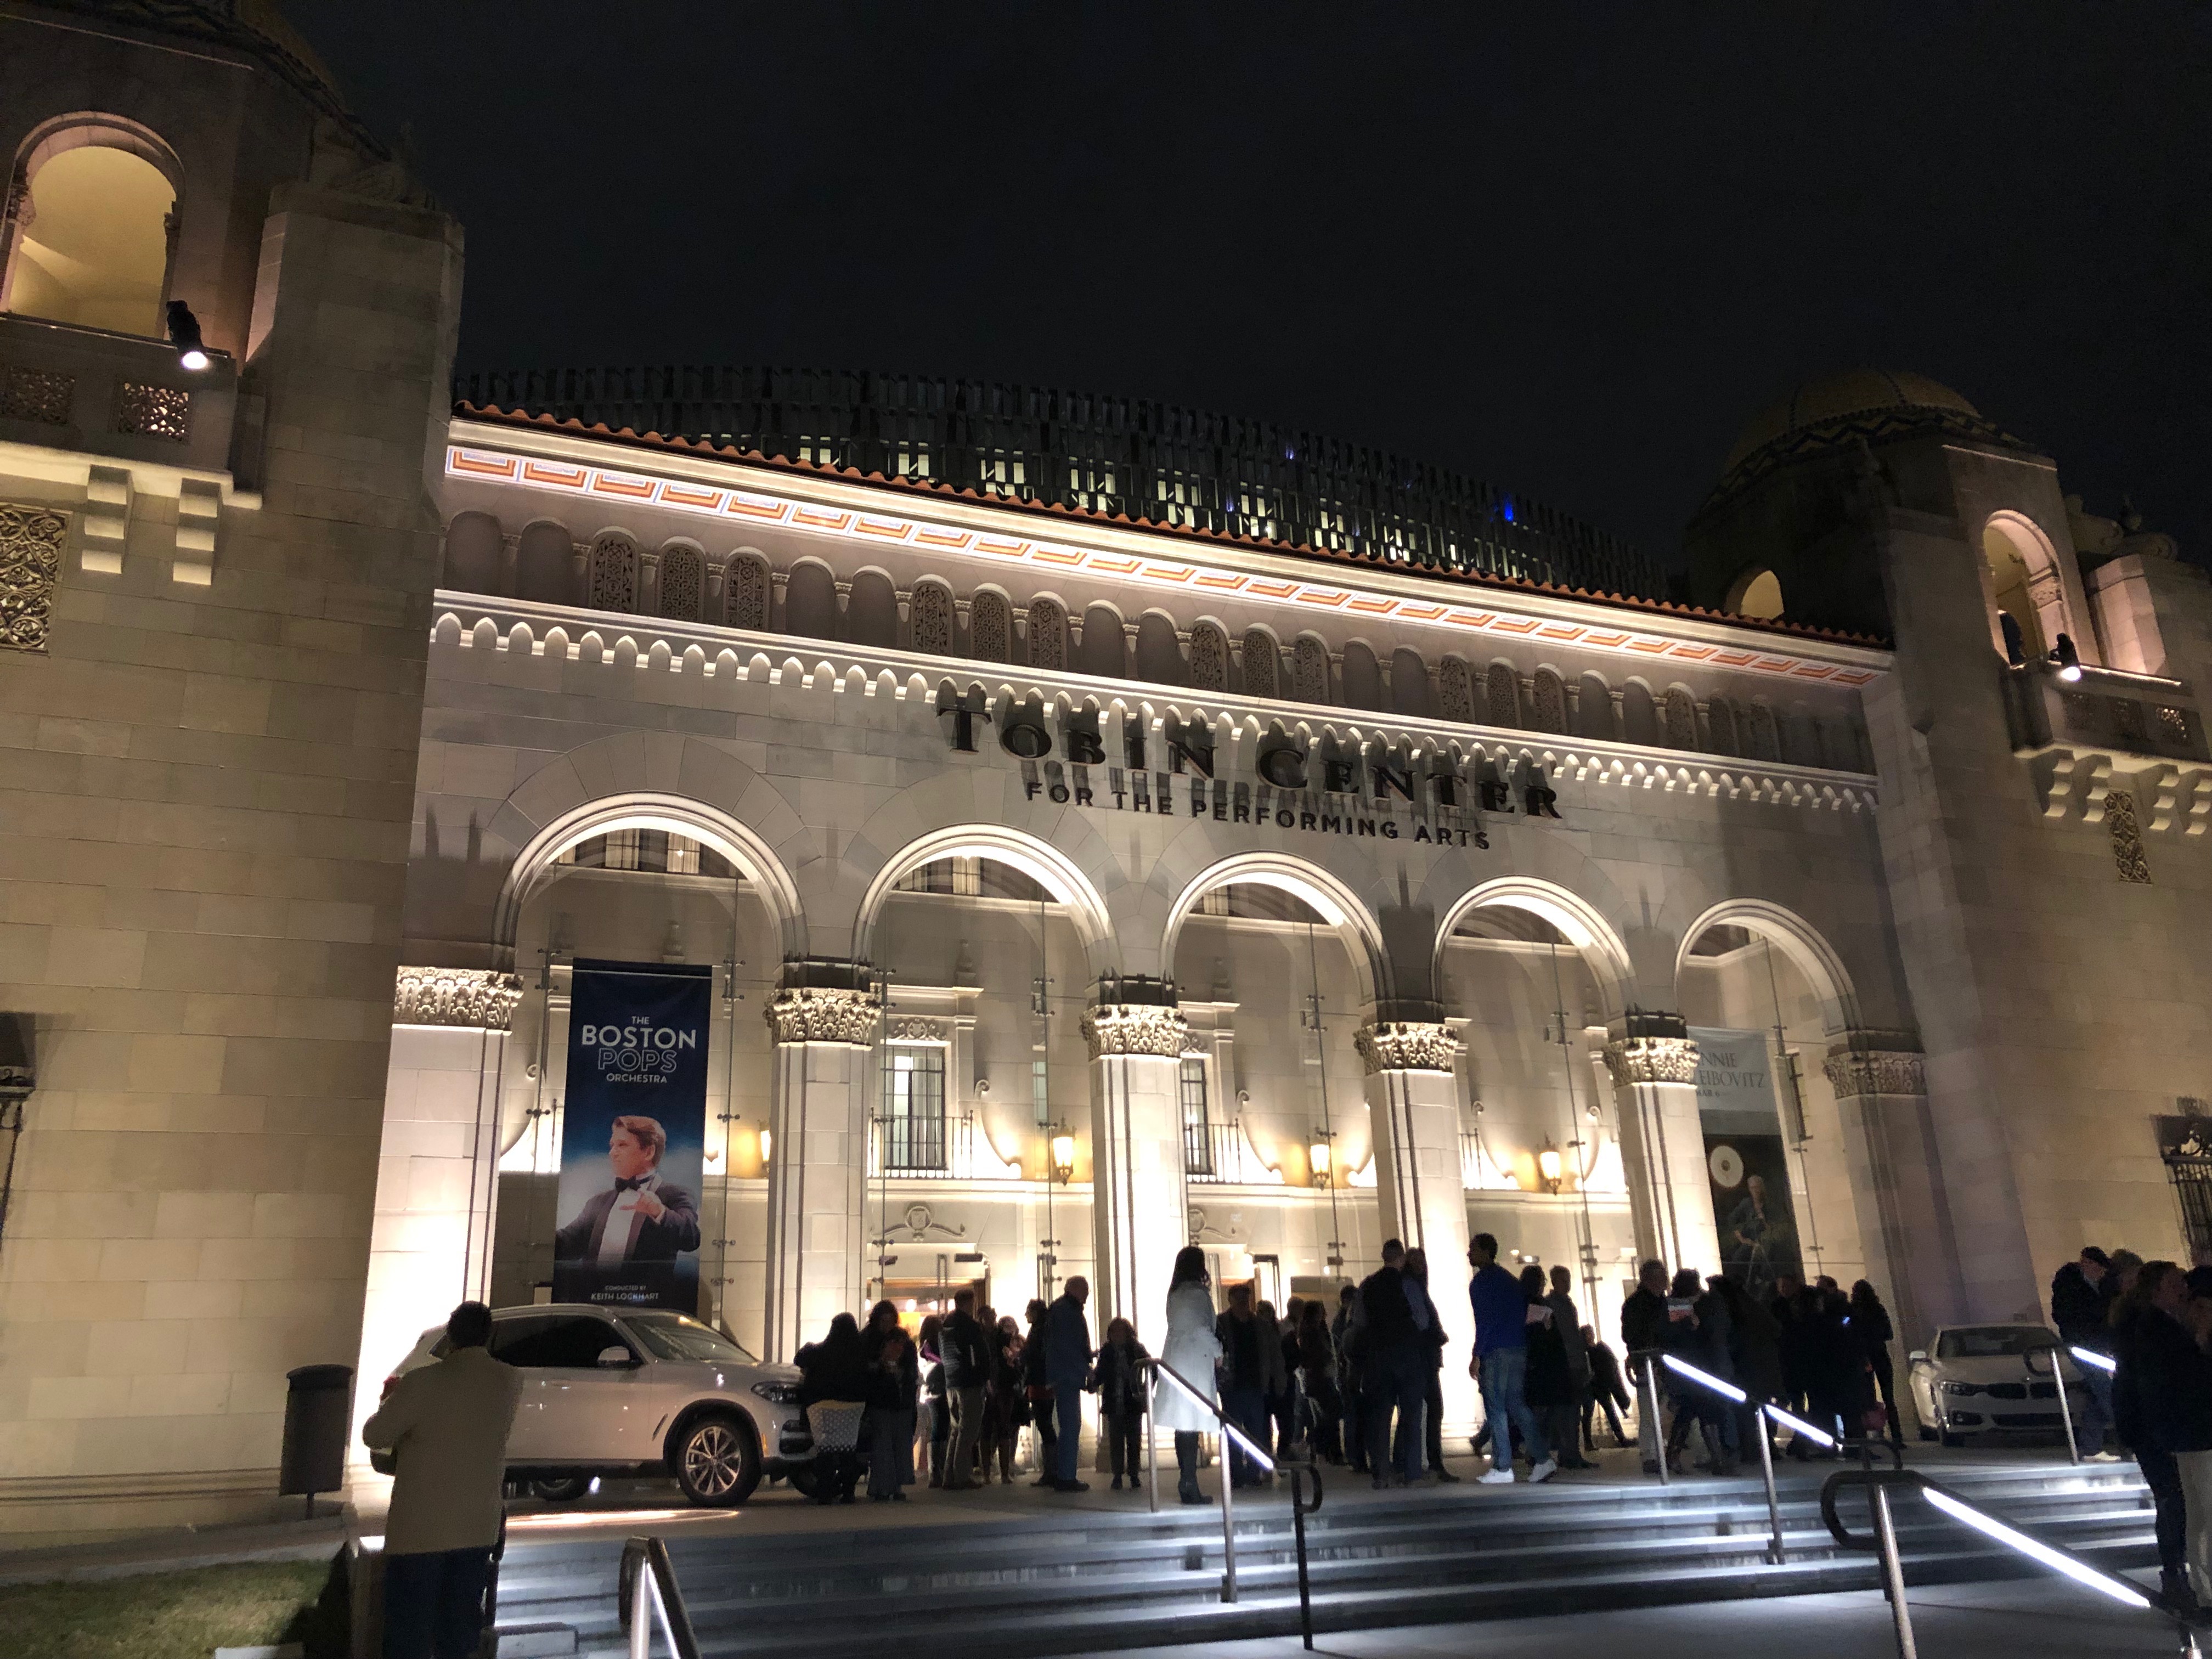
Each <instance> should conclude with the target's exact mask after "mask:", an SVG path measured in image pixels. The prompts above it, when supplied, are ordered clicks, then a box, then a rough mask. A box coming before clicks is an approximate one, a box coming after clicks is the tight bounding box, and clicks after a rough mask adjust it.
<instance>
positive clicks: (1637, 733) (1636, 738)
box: [1620, 679, 1659, 749]
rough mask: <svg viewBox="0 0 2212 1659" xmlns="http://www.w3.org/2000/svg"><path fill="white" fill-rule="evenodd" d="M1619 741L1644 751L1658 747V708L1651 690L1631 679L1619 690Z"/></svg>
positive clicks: (1641, 682)
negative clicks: (1635, 745)
mask: <svg viewBox="0 0 2212 1659" xmlns="http://www.w3.org/2000/svg"><path fill="white" fill-rule="evenodd" d="M1620 740H1621V741H1622V742H1623V743H1632V744H1638V746H1639V747H1642V748H1645V749H1656V748H1657V747H1658V746H1659V708H1658V704H1657V703H1656V702H1654V701H1653V699H1652V696H1651V688H1650V686H1648V685H1646V684H1644V682H1643V681H1642V680H1636V679H1632V680H1631V681H1629V682H1628V684H1626V685H1624V686H1622V687H1621V688H1620Z"/></svg>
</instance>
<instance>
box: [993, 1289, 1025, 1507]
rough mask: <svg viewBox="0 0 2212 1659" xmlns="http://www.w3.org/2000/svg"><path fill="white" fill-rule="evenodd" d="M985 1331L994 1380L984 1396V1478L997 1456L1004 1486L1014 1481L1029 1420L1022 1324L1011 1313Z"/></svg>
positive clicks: (1000, 1478)
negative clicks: (1017, 1451)
mask: <svg viewBox="0 0 2212 1659" xmlns="http://www.w3.org/2000/svg"><path fill="white" fill-rule="evenodd" d="M984 1334H985V1335H986V1336H987V1337H988V1338H989V1339H990V1343H991V1384H990V1388H989V1389H988V1390H987V1393H986V1394H985V1396H984V1400H983V1479H984V1480H986V1481H988V1480H990V1478H991V1469H992V1467H993V1463H994V1460H995V1461H996V1465H997V1468H998V1471H999V1480H1000V1484H1001V1485H1002V1486H1012V1485H1013V1484H1014V1451H1015V1449H1016V1448H1017V1446H1018V1444H1019V1443H1020V1441H1021V1437H1022V1425H1024V1423H1026V1422H1028V1421H1029V1420H1030V1414H1029V1402H1028V1400H1027V1397H1026V1394H1027V1391H1026V1389H1024V1386H1023V1383H1022V1366H1021V1358H1020V1355H1021V1350H1022V1328H1021V1327H1020V1326H1018V1325H1017V1324H1015V1323H1014V1320H1013V1316H1012V1315H1011V1314H1009V1315H1007V1316H1006V1317H1005V1318H1003V1319H1001V1320H999V1321H998V1322H996V1325H995V1328H993V1329H991V1330H988V1331H986V1332H985V1333H984Z"/></svg>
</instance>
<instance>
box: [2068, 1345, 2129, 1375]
mask: <svg viewBox="0 0 2212 1659" xmlns="http://www.w3.org/2000/svg"><path fill="white" fill-rule="evenodd" d="M2066 1352H2069V1353H2070V1354H2072V1355H2073V1356H2074V1358H2076V1359H2078V1360H2080V1361H2081V1363H2082V1364H2085V1365H2094V1366H2095V1367H2096V1368H2097V1369H2098V1370H2100V1371H2102V1372H2104V1374H2105V1375H2106V1376H2113V1375H2115V1374H2116V1373H2117V1372H2118V1370H2119V1369H2120V1365H2119V1362H2118V1360H2116V1359H2114V1358H2112V1356H2111V1355H2110V1354H2101V1353H2097V1352H2093V1351H2091V1350H2090V1349H2087V1348H2069V1349H2067V1350H2066Z"/></svg>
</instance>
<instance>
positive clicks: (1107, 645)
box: [444, 512, 1871, 772]
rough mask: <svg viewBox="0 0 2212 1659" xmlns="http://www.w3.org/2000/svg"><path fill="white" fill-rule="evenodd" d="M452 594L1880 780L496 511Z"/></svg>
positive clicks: (1685, 726)
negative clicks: (506, 523) (514, 518)
mask: <svg viewBox="0 0 2212 1659" xmlns="http://www.w3.org/2000/svg"><path fill="white" fill-rule="evenodd" d="M444 586H446V587H447V589H449V590H452V591H455V592H470V593H477V594H482V595H486V596H498V597H507V598H514V599H525V600H529V601H533V602H537V603H543V604H552V605H574V606H581V607H584V608H586V609H589V610H592V611H607V612H615V613H620V614H628V615H638V616H647V617H659V618H661V619H663V620H665V621H668V622H671V623H708V624H710V625H720V626H725V627H730V628H735V629H744V630H745V631H748V632H752V633H779V634H783V635H790V636H793V637H796V638H807V639H815V640H821V641H839V642H842V643H845V644H848V645H852V646H855V647H875V648H880V649H886V650H907V651H913V652H916V653H922V654H926V655H932V656H943V657H951V658H959V659H967V660H969V661H973V662H979V663H1006V664H1010V665H1026V666H1028V667H1030V668H1031V669H1034V670H1036V671H1045V672H1069V673H1075V674H1082V675H1086V676H1091V677H1096V678H1104V679H1115V680H1134V681H1137V682H1139V683H1142V684H1153V685H1162V686H1173V687H1185V688H1189V689H1191V690H1199V691H1216V692H1225V693H1236V694H1240V695H1243V696H1248V697H1254V698H1262V699H1271V700H1280V701H1285V702H1300V703H1306V704H1312V705H1322V706H1335V707H1341V708H1352V709H1360V710H1366V711H1370V712H1374V713H1378V714H1397V715H1401V716H1403V717H1406V718H1408V719H1439V720H1452V721H1459V722H1464V723H1468V724H1473V725H1480V726H1492V727H1497V728H1499V729H1503V730H1507V731H1526V732H1545V733H1553V734H1558V735H1562V736H1568V737H1579V738H1589V739H1594V740H1597V741H1604V742H1620V743H1626V744H1636V745H1639V746H1643V747H1648V748H1654V749H1668V750H1678V751H1684V752H1691V753H1699V754H1706V755H1714V756H1724V757H1738V758H1742V759H1747V760H1754V761H1765V762H1772V763H1782V764H1790V765H1801V766H1808V767H1819V768H1825V769H1832V770H1838V771H1850V772H1865V771H1868V770H1870V769H1871V763H1870V761H1869V757H1868V755H1867V752H1866V749H1865V739H1864V735H1863V732H1861V731H1860V730H1859V729H1858V727H1857V725H1856V724H1855V723H1854V722H1852V721H1851V720H1849V719H1848V718H1846V717H1844V715H1843V714H1840V713H1838V712H1837V711H1832V710H1828V709H1822V708H1814V706H1813V705H1812V704H1810V703H1808V702H1805V701H1804V700H1802V699H1791V700H1788V701H1781V700H1778V699H1775V698H1771V697H1767V696H1760V695H1756V694H1754V695H1751V696H1733V697H1732V696H1728V695H1725V694H1723V693H1720V692H1717V691H1709V692H1706V693H1703V694H1701V693H1699V691H1697V690H1693V689H1692V687H1690V686H1689V685H1686V684H1680V683H1665V684H1652V683H1651V682H1650V681H1649V680H1647V679H1645V678H1643V677H1640V676H1628V677H1626V678H1621V679H1620V681H1618V683H1616V682H1615V681H1614V680H1613V679H1611V678H1608V677H1607V675H1605V674H1603V673H1601V672H1599V671H1595V670H1585V671H1580V672H1575V671H1571V670H1562V669H1560V668H1559V667H1558V666H1555V665H1552V664H1548V663H1542V662H1539V663H1537V664H1535V665H1533V666H1529V665H1523V664H1522V663H1518V662H1516V661H1515V660H1513V659H1510V658H1508V657H1505V656H1503V655H1499V656H1494V657H1492V658H1490V659H1487V660H1476V659H1470V658H1468V657H1466V656H1463V655H1461V654H1459V653H1443V654H1442V655H1441V656H1439V657H1437V659H1435V660H1433V661H1431V659H1429V658H1428V657H1426V656H1425V655H1424V654H1423V653H1421V652H1419V651H1417V650H1415V649H1413V647H1410V646H1405V645H1400V646H1395V647H1392V646H1389V645H1387V644H1386V645H1383V646H1377V645H1376V644H1375V643H1373V642H1370V641H1368V640H1365V639H1363V638H1359V637H1356V636H1352V637H1346V638H1344V639H1341V640H1340V641H1334V642H1332V641H1330V640H1329V639H1328V638H1327V637H1325V636H1324V635H1322V634H1321V633H1320V632H1318V631H1316V630H1313V629H1306V630H1304V631H1301V632H1298V633H1297V634H1296V635H1294V636H1292V637H1291V638H1289V639H1287V640H1285V638H1283V637H1282V636H1281V635H1279V633H1278V631H1277V630H1276V629H1273V628H1272V627H1270V626H1268V625H1267V623H1262V622H1259V621H1256V620H1255V621H1253V622H1251V623H1249V624H1246V625H1243V626H1232V625H1231V623H1227V622H1225V621H1224V620H1222V619H1220V618H1218V617H1210V616H1208V617H1193V618H1188V619H1182V618H1178V617H1176V616H1173V615H1171V614H1170V613H1169V612H1168V611H1164V610H1161V609H1149V610H1146V611H1144V612H1143V613H1142V614H1141V615H1140V616H1139V617H1135V618H1134V619H1131V618H1130V617H1128V616H1127V614H1126V613H1125V612H1124V611H1123V610H1122V609H1121V607H1119V606H1117V605H1114V604H1112V603H1110V602H1108V601H1106V600H1103V599H1099V600H1094V601H1092V602H1091V603H1090V604H1088V605H1084V606H1082V607H1080V608H1078V607H1077V606H1075V605H1072V604H1070V603H1069V602H1068V601H1067V600H1066V599H1063V598H1062V597H1061V596H1060V595H1059V594H1056V593H1051V592H1036V593H1031V594H1029V595H1026V596H1021V595H1017V594H1014V593H1012V592H1008V591H1007V590H1006V589H1005V588H1004V587H1002V586H995V585H988V584H986V585H979V586H974V587H973V588H971V589H969V590H968V591H966V592H957V591H956V589H955V587H954V586H953V584H952V582H951V581H950V580H947V579H945V578H944V577H941V576H937V575H922V576H919V577H917V578H915V579H914V580H912V581H910V582H908V584H907V585H905V586H900V585H898V584H897V583H896V582H895V581H894V580H893V578H892V576H891V575H890V573H888V572H887V571H885V570H884V569H883V568H879V567H875V566H870V567H867V568H861V569H859V570H856V571H854V572H853V573H852V574H850V575H849V576H848V577H840V576H839V575H838V574H837V573H836V571H834V570H833V569H832V568H831V567H830V566H829V564H828V563H827V562H824V561H823V560H821V559H819V558H816V557H811V556H808V557H803V558H799V559H798V560H795V561H793V562H791V563H790V564H789V566H788V567H787V568H775V566H774V565H773V564H772V563H771V562H770V561H769V558H768V556H766V555H765V554H763V553H762V552H760V551H759V550H756V549H752V548H745V547H740V548H737V549H735V550H731V551H729V552H727V553H726V554H724V555H721V556H715V555H713V554H710V553H709V552H708V550H706V549H705V548H704V547H703V546H702V544H699V543H697V542H696V541H690V540H686V539H681V538H678V539H671V540H667V541H665V542H663V543H661V544H659V546H658V547H657V548H647V546H646V545H645V544H644V543H643V541H642V539H641V538H639V537H636V536H635V535H632V534H631V533H629V532H626V531H622V530H608V531H604V532H600V533H599V534H597V535H596V536H594V537H592V539H591V540H590V541H588V542H586V543H579V542H577V541H576V540H575V539H574V537H573V535H572V533H571V532H570V531H569V530H568V527H567V526H565V525H562V524H559V523H556V522H554V521H552V520H543V519H541V520H533V521H532V522H531V523H530V524H528V525H526V526H524V528H523V529H522V530H521V532H520V533H519V534H517V535H515V536H513V537H509V536H507V534H506V533H505V532H504V531H503V530H502V528H501V524H500V521H499V520H497V519H495V518H494V517H493V516H492V515H491V514H489V513H482V512H465V513H459V514H457V515H456V516H455V517H454V519H453V521H452V523H451V525H450V526H448V529H447V543H446V567H445V575H444Z"/></svg>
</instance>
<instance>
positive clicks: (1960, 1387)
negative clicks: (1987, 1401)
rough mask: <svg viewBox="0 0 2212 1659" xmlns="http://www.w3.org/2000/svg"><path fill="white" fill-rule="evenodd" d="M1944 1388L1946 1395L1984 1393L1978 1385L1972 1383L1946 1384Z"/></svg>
mask: <svg viewBox="0 0 2212 1659" xmlns="http://www.w3.org/2000/svg"><path fill="white" fill-rule="evenodd" d="M1942 1387H1943V1392H1944V1393H1945V1394H1979V1393H1980V1392H1981V1391H1982V1390H1981V1389H1980V1387H1979V1385H1978V1384H1976V1383H1944V1384H1943V1385H1942Z"/></svg>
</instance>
